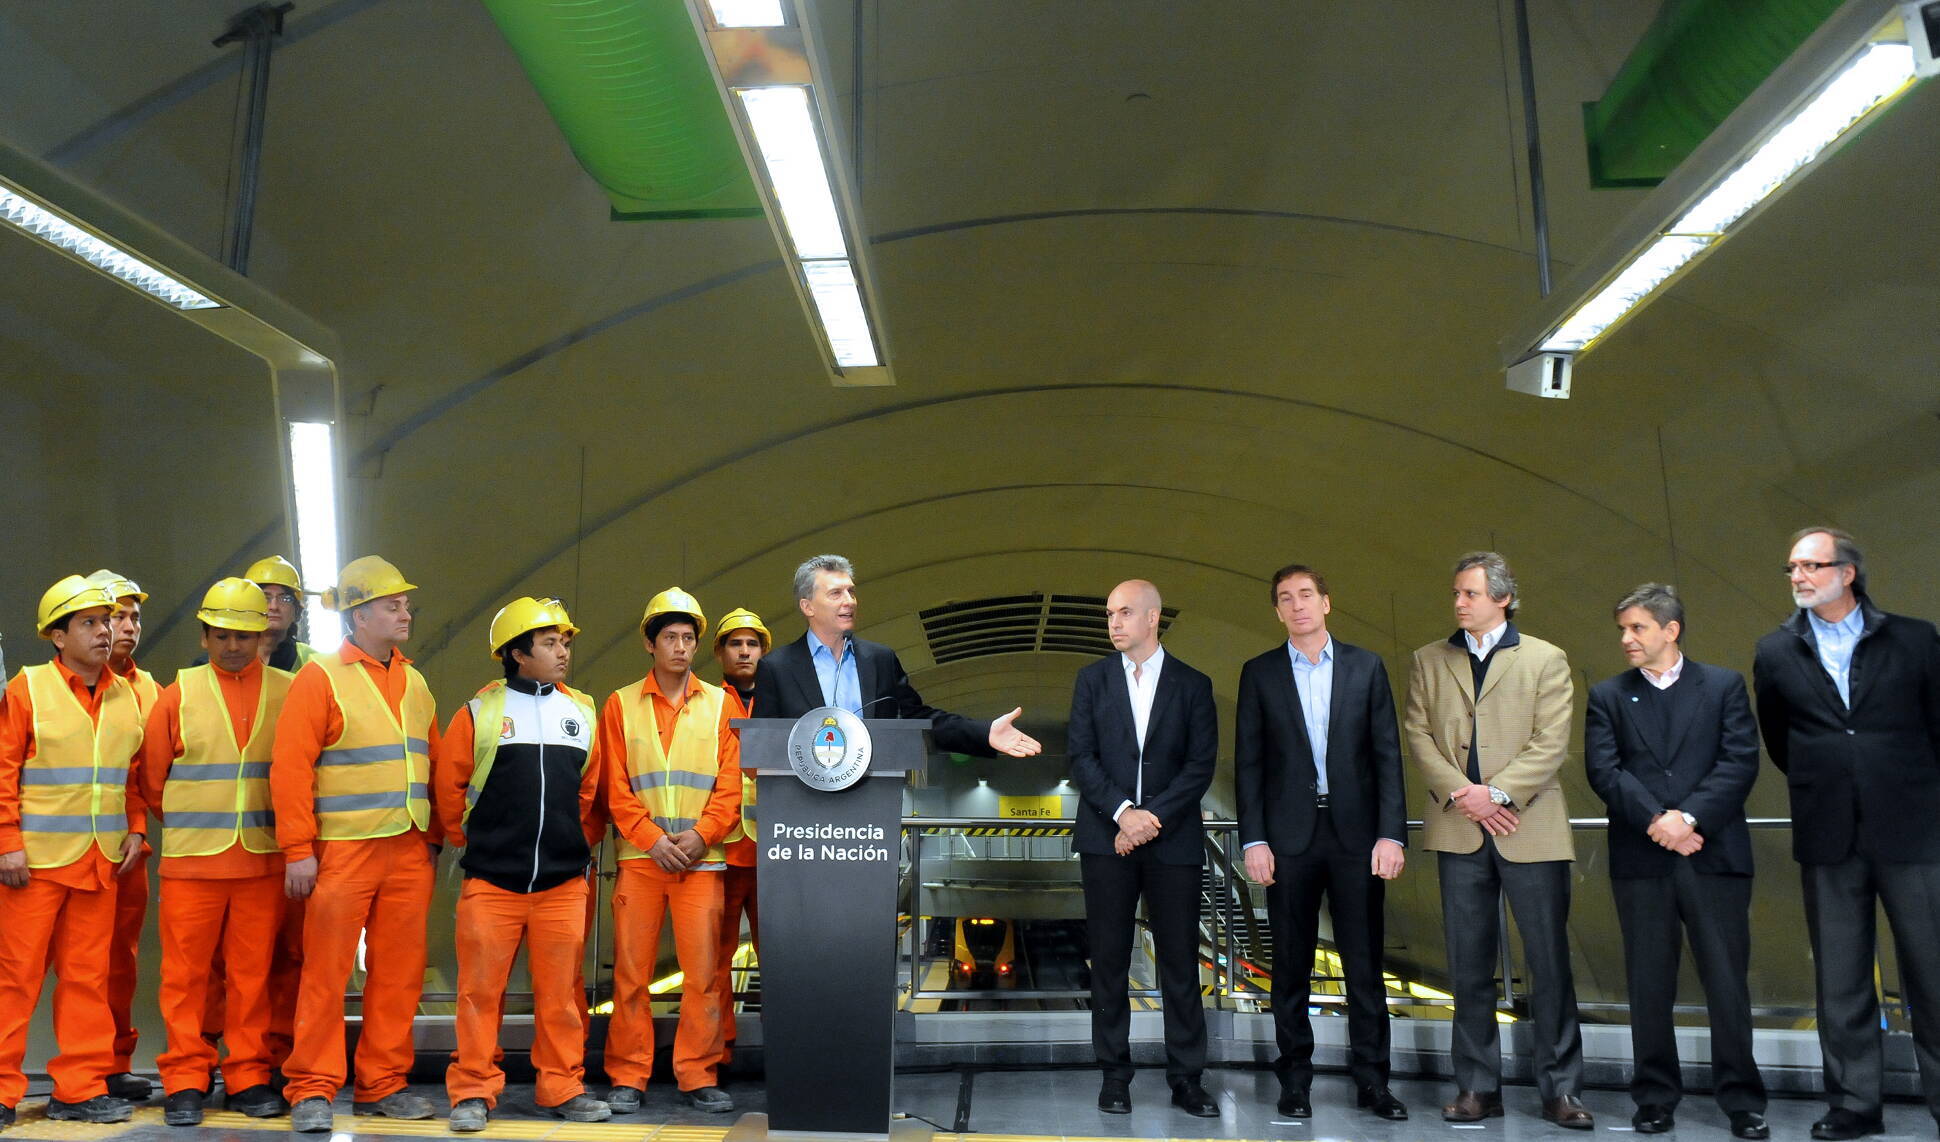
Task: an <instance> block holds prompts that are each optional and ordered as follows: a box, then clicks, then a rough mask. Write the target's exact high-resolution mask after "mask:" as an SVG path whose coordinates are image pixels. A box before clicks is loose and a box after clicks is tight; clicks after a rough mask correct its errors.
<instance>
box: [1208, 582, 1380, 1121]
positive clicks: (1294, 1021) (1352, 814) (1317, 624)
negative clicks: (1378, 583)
mask: <svg viewBox="0 0 1940 1142" xmlns="http://www.w3.org/2000/svg"><path fill="white" fill-rule="evenodd" d="M1269 590H1270V592H1271V595H1272V600H1273V613H1274V614H1275V615H1277V616H1278V617H1279V619H1280V621H1281V622H1282V623H1284V624H1285V625H1286V628H1287V640H1286V641H1285V642H1283V643H1280V644H1279V645H1278V646H1275V647H1274V648H1273V649H1272V650H1269V651H1267V652H1266V653H1265V654H1262V655H1260V656H1259V657H1257V658H1255V659H1253V660H1252V661H1250V662H1248V663H1247V664H1246V665H1245V666H1244V667H1242V668H1241V669H1240V674H1239V712H1238V715H1237V718H1238V721H1237V730H1236V734H1235V738H1234V747H1233V768H1234V777H1235V782H1234V793H1235V800H1236V801H1237V802H1238V804H1239V838H1240V842H1241V843H1242V844H1243V845H1244V846H1245V850H1246V875H1247V876H1249V877H1251V878H1252V879H1253V880H1254V881H1256V882H1258V883H1260V884H1263V885H1265V886H1266V901H1267V917H1268V919H1269V921H1270V922H1271V923H1272V926H1273V965H1274V972H1273V1026H1274V1031H1275V1037H1276V1038H1277V1039H1278V1040H1279V1048H1280V1057H1279V1059H1278V1060H1277V1061H1276V1063H1275V1064H1274V1069H1275V1070H1276V1071H1277V1072H1278V1073H1279V1076H1280V1102H1279V1107H1278V1109H1279V1111H1280V1113H1281V1114H1282V1115H1285V1116H1286V1117H1288V1118H1312V1117H1313V1105H1312V1102H1311V1100H1310V1097H1309V1090H1310V1088H1311V1087H1312V1085H1313V1075H1314V1067H1313V1055H1314V1032H1313V1027H1312V1025H1311V1024H1310V1023H1309V1022H1308V1020H1307V1000H1308V982H1307V981H1308V976H1309V974H1310V972H1309V970H1308V969H1309V968H1310V967H1311V966H1312V964H1313V962H1314V942H1315V940H1316V938H1317V937H1318V934H1319V927H1320V898H1321V896H1322V895H1323V894H1324V895H1325V896H1326V897H1327V908H1328V912H1329V914H1330V915H1331V916H1332V917H1333V922H1334V946H1335V947H1336V948H1337V949H1339V951H1340V958H1341V973H1342V974H1343V975H1344V976H1346V979H1347V1028H1348V1030H1347V1034H1348V1041H1349V1044H1350V1056H1349V1063H1348V1069H1349V1070H1350V1071H1351V1072H1352V1073H1353V1076H1354V1085H1355V1087H1356V1089H1357V1092H1358V1094H1357V1097H1356V1102H1357V1103H1358V1104H1359V1105H1360V1106H1362V1107H1363V1108H1365V1109H1368V1110H1371V1111H1373V1112H1374V1113H1375V1114H1376V1115H1378V1116H1379V1117H1381V1118H1385V1119H1388V1120H1390V1121H1396V1122H1399V1121H1401V1120H1403V1119H1406V1118H1407V1117H1408V1108H1407V1107H1406V1106H1404V1105H1403V1104H1402V1102H1401V1100H1400V1099H1398V1098H1396V1097H1395V1096H1394V1094H1393V1093H1392V1092H1391V1091H1390V1090H1389V1089H1388V1001H1387V988H1386V987H1385V986H1384V985H1383V983H1382V979H1381V945H1382V943H1383V933H1384V931H1385V925H1384V923H1383V920H1384V917H1383V916H1382V912H1381V909H1382V903H1383V900H1384V898H1385V895H1386V894H1385V890H1384V885H1385V884H1386V882H1387V881H1390V880H1393V879H1394V878H1395V877H1397V876H1400V875H1401V869H1402V866H1403V865H1404V864H1405V863H1406V859H1407V828H1408V822H1407V809H1406V804H1407V794H1406V790H1405V788H1404V786H1403V784H1402V780H1403V779H1402V776H1401V731H1400V729H1399V727H1398V726H1397V725H1396V723H1395V716H1394V693H1393V691H1392V690H1390V689H1389V688H1388V670H1387V667H1386V666H1385V665H1383V664H1382V662H1381V656H1380V655H1378V654H1375V653H1374V652H1373V651H1370V650H1363V649H1361V648H1360V647H1358V646H1349V645H1348V644H1346V643H1344V642H1340V641H1338V640H1336V639H1335V638H1334V637H1333V635H1331V634H1329V633H1327V616H1328V614H1329V613H1331V612H1332V610H1333V601H1332V600H1331V599H1330V598H1329V596H1328V594H1327V581H1326V579H1324V578H1322V577H1321V574H1320V572H1318V571H1316V570H1314V569H1313V568H1311V567H1307V566H1304V565H1302V564H1299V563H1293V564H1289V565H1288V566H1285V567H1282V568H1280V570H1278V571H1276V572H1274V574H1273V581H1272V585H1271V587H1270V588H1269Z"/></svg>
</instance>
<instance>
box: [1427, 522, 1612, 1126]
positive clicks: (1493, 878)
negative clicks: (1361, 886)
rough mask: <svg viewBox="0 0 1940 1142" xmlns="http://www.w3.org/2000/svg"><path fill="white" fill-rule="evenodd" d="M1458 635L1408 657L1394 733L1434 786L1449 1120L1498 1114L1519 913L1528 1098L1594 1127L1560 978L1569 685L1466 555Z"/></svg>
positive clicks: (1557, 663)
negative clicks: (1505, 1006)
mask: <svg viewBox="0 0 1940 1142" xmlns="http://www.w3.org/2000/svg"><path fill="white" fill-rule="evenodd" d="M1453 595H1454V601H1455V625H1456V626H1457V627H1458V628H1459V629H1457V630H1456V632H1455V633H1454V634H1453V635H1452V636H1450V637H1449V638H1447V639H1445V640H1438V641H1435V642H1431V643H1429V644H1428V645H1427V646H1424V647H1422V648H1421V649H1420V650H1417V651H1415V657H1414V666H1413V670H1412V672H1411V674H1410V677H1409V682H1408V712H1407V717H1406V719H1405V720H1404V722H1403V736H1404V737H1405V738H1406V740H1407V742H1408V752H1409V754H1410V755H1411V757H1412V758H1413V761H1414V766H1415V770H1416V772H1417V773H1418V774H1419V775H1420V777H1421V779H1422V782H1423V784H1424V785H1425V786H1426V787H1427V789H1428V795H1429V798H1430V803H1429V804H1428V805H1427V806H1426V810H1427V811H1426V812H1425V813H1424V814H1423V816H1424V818H1425V820H1424V822H1423V829H1422V840H1423V843H1424V846H1425V847H1426V848H1427V849H1428V850H1429V851H1431V852H1434V853H1435V854H1437V861H1438V862H1439V869H1440V872H1441V893H1442V913H1443V915H1442V924H1443V928H1444V930H1445V931H1446V933H1447V938H1448V974H1449V978H1450V983H1449V990H1450V991H1452V992H1454V994H1455V1021H1454V1023H1455V1025H1454V1035H1453V1041H1452V1050H1451V1053H1452V1055H1453V1062H1454V1071H1455V1086H1456V1088H1457V1089H1456V1096H1455V1101H1454V1102H1452V1103H1450V1104H1448V1105H1447V1106H1444V1107H1443V1108H1442V1118H1443V1119H1444V1120H1445V1121H1448V1122H1463V1123H1472V1122H1480V1121H1481V1120H1482V1119H1484V1118H1495V1117H1500V1116H1501V1114H1502V1053H1501V1051H1500V1050H1499V1049H1498V1047H1497V1045H1496V1019H1495V997H1496V992H1495V967H1496V963H1497V958H1496V953H1497V938H1498V933H1497V930H1496V915H1497V909H1498V908H1499V907H1500V906H1501V901H1502V898H1503V896H1505V895H1506V896H1507V897H1508V898H1509V904H1510V906H1511V907H1512V908H1513V909H1514V911H1515V916H1516V928H1517V930H1518V931H1519V932H1521V934H1522V945H1523V951H1524V952H1525V954H1526V955H1527V958H1528V962H1529V973H1530V976H1531V977H1532V987H1531V994H1530V1009H1531V1011H1532V1013H1533V1014H1534V1015H1535V1024H1536V1034H1535V1051H1534V1055H1535V1058H1534V1062H1535V1070H1536V1089H1537V1090H1538V1092H1539V1093H1540V1094H1541V1096H1542V1101H1543V1105H1542V1116H1543V1118H1544V1119H1545V1120H1547V1121H1549V1122H1553V1123H1555V1124H1556V1125H1558V1126H1562V1127H1565V1128H1567V1129H1571V1130H1590V1129H1593V1128H1594V1127H1595V1125H1596V1123H1595V1120H1594V1119H1593V1118H1592V1117H1591V1115H1590V1112H1589V1111H1588V1110H1586V1109H1584V1106H1583V1102H1582V1100H1581V1099H1580V1098H1579V1097H1578V1094H1579V1093H1580V1092H1581V1091H1582V1089H1583V1036H1582V1031H1581V1030H1580V1028H1579V1027H1578V1026H1577V1014H1576V985H1575V981H1574V979H1573V978H1572V976H1571V974H1570V956H1569V930H1568V924H1569V905H1570V862H1571V861H1572V860H1574V859H1575V855H1576V854H1575V848H1574V846H1573V845H1572V843H1571V840H1570V827H1569V806H1568V805H1566V804H1565V803H1564V801H1563V787H1562V784H1561V782H1560V780H1559V779H1558V777H1557V771H1558V770H1560V769H1561V768H1562V765H1563V760H1564V758H1565V757H1566V756H1567V752H1566V751H1567V748H1568V745H1569V734H1570V704H1571V699H1572V696H1573V694H1574V689H1575V688H1574V686H1573V685H1572V684H1571V681H1570V668H1569V659H1568V658H1567V657H1565V656H1564V654H1563V652H1562V650H1561V649H1559V648H1558V647H1556V646H1554V645H1552V644H1550V643H1547V642H1544V641H1543V640H1541V639H1538V638H1531V637H1529V636H1527V635H1524V634H1522V633H1521V632H1519V631H1518V630H1517V629H1516V625H1515V623H1513V622H1511V621H1510V620H1511V619H1513V618H1514V617H1515V614H1516V606H1517V604H1518V603H1519V602H1520V601H1521V600H1520V599H1519V598H1518V596H1517V593H1516V579H1515V576H1514V575H1513V574H1512V573H1511V572H1510V570H1509V564H1508V562H1507V561H1505V560H1504V559H1503V558H1502V556H1500V555H1498V554H1496V553H1495V552H1493V551H1475V552H1471V553H1469V554H1467V555H1464V556H1462V558H1461V559H1459V560H1457V561H1456V564H1455V584H1454V591H1453Z"/></svg>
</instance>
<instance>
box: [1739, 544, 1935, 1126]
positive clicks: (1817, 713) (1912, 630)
mask: <svg viewBox="0 0 1940 1142" xmlns="http://www.w3.org/2000/svg"><path fill="white" fill-rule="evenodd" d="M1785 574H1786V577H1787V579H1788V580H1789V581H1790V582H1791V586H1792V602H1793V603H1794V604H1795V605H1796V606H1797V607H1798V610H1797V611H1795V612H1794V613H1793V614H1792V617H1791V618H1789V619H1786V620H1785V623H1784V625H1783V626H1780V627H1779V628H1778V629H1777V630H1776V631H1773V632H1772V633H1771V634H1768V635H1766V636H1765V637H1764V638H1761V639H1759V640H1758V653H1757V657H1756V658H1754V659H1753V661H1752V682H1753V684H1754V685H1755V686H1756V688H1757V691H1758V723H1759V726H1760V728H1761V729H1763V730H1764V732H1765V752H1766V753H1768V754H1770V755H1771V759H1772V764H1773V765H1776V766H1777V767H1778V769H1779V772H1781V773H1783V774H1785V781H1786V785H1787V786H1788V787H1789V788H1790V790H1791V794H1792V855H1793V856H1794V857H1795V858H1796V859H1797V860H1798V862H1799V871H1800V873H1801V874H1802V876H1803V879H1804V881H1805V921H1806V927H1807V930H1808V931H1809V932H1810V933H1811V936H1812V960H1813V965H1814V968H1815V971H1816V974H1817V977H1818V990H1819V1048H1820V1051H1821V1054H1822V1056H1823V1059H1824V1066H1825V1090H1826V1102H1827V1104H1828V1109H1827V1111H1826V1115H1825V1117H1824V1118H1821V1119H1819V1120H1818V1121H1817V1122H1815V1123H1813V1124H1812V1137H1814V1138H1817V1139H1822V1140H1830V1142H1838V1140H1841V1139H1848V1138H1857V1137H1859V1136H1860V1135H1862V1134H1878V1133H1880V1132H1881V1131H1882V1130H1883V1129H1884V1128H1885V1123H1884V1122H1883V1120H1882V1115H1881V1097H1882V1093H1883V1092H1882V1089H1881V1088H1882V1084H1883V1083H1884V1079H1885V1064H1884V1055H1885V1044H1884V1038H1885V1036H1884V1033H1883V1032H1882V1031H1881V1029H1880V1023H1879V998H1878V995H1877V994H1876V993H1875V992H1874V990H1873V966H1874V943H1875V941H1876V939H1877V938H1878V933H1877V921H1876V920H1875V914H1876V912H1877V910H1878V906H1879V905H1881V904H1884V905H1885V906H1886V919H1887V920H1888V921H1889V922H1890V923H1891V924H1892V925H1893V939H1894V943H1895V944H1896V946H1897V947H1898V949H1899V964H1900V979H1901V981H1902V983H1903V984H1904V986H1905V988H1906V1005H1907V1007H1908V1008H1909V1009H1910V1013H1911V1015H1912V1021H1913V1057H1914V1059H1915V1060H1916V1061H1917V1062H1918V1063H1919V1067H1920V1088H1921V1090H1922V1091H1923V1092H1924V1093H1925V1095H1926V1100H1927V1109H1928V1110H1930V1111H1932V1112H1934V1114H1935V1116H1936V1117H1940V907H1936V906H1935V903H1934V902H1935V901H1940V636H1936V634H1935V632H1934V627H1933V624H1932V623H1929V622H1924V621H1922V620H1920V619H1913V618H1907V617H1906V616H1904V615H1892V614H1887V613H1886V612H1885V611H1882V610H1880V609H1879V608H1878V607H1876V606H1874V605H1873V601H1872V599H1871V598H1869V597H1868V596H1867V594H1866V564H1865V557H1864V556H1863V555H1861V554H1860V551H1859V545H1858V544H1857V543H1856V542H1854V541H1853V538H1852V536H1850V535H1848V534H1846V533H1845V532H1843V531H1840V530H1839V529H1838V528H1835V527H1809V528H1806V529H1804V530H1803V531H1800V532H1798V533H1796V534H1795V535H1793V537H1792V550H1791V554H1789V555H1787V556H1786V559H1785Z"/></svg>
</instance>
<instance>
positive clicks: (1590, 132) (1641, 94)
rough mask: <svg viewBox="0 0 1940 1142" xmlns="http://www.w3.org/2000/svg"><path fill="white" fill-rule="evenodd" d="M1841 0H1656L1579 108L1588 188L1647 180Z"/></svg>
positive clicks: (1669, 166)
mask: <svg viewBox="0 0 1940 1142" xmlns="http://www.w3.org/2000/svg"><path fill="white" fill-rule="evenodd" d="M1840 3H1841V0H1664V6H1663V7H1662V8H1660V9H1658V11H1657V18H1656V19H1655V20H1653V21H1651V25H1650V28H1649V29H1648V30H1647V31H1645V32H1644V35H1643V38H1642V39H1640V40H1638V41H1637V46H1636V47H1635V48H1633V49H1631V52H1630V57H1629V58H1628V59H1626V60H1624V62H1623V67H1622V68H1620V69H1618V71H1617V75H1616V78H1614V79H1612V80H1611V81H1610V87H1609V89H1608V90H1606V91H1605V92H1604V93H1603V98H1602V99H1599V100H1597V101H1596V102H1595V103H1585V104H1584V105H1583V135H1584V140H1585V142H1586V143H1587V144H1588V147H1587V149H1588V152H1589V159H1590V185H1591V186H1593V187H1597V188H1599V189H1602V188H1608V187H1618V186H1656V185H1657V184H1658V183H1659V182H1662V181H1663V180H1664V176H1665V175H1667V174H1669V173H1670V172H1671V171H1672V170H1673V169H1674V168H1676V166H1677V164H1678V163H1680V162H1683V161H1684V158H1685V156H1687V155H1689V154H1690V153H1691V152H1692V151H1694V150H1696V149H1697V145H1698V144H1699V143H1701V142H1703V141H1704V139H1705V137H1706V136H1707V135H1709V134H1710V133H1711V132H1712V131H1713V130H1714V129H1716V127H1717V126H1718V124H1719V123H1722V122H1724V120H1725V117H1726V116H1728V115H1730V114H1731V113H1732V112H1733V111H1734V110H1736V109H1737V107H1738V105H1739V104H1740V103H1742V102H1744V100H1745V97H1746V96H1748V95H1750V94H1751V93H1752V92H1753V91H1755V90H1756V89H1757V88H1758V85H1759V84H1761V83H1763V82H1764V81H1765V79H1766V77H1767V76H1769V75H1771V73H1772V72H1773V71H1774V70H1775V69H1776V68H1777V67H1778V65H1779V64H1781V63H1783V62H1785V60H1786V59H1787V58H1789V57H1790V56H1791V54H1792V53H1793V52H1794V51H1796V50H1798V46H1799V45H1800V44H1802V43H1804V42H1805V39H1806V37H1807V36H1810V35H1811V34H1812V33H1813V32H1814V31H1816V30H1818V27H1819V25H1820V24H1822V23H1824V22H1825V19H1826V17H1827V16H1830V15H1831V14H1832V12H1833V10H1834V9H1836V8H1838V7H1839V5H1840Z"/></svg>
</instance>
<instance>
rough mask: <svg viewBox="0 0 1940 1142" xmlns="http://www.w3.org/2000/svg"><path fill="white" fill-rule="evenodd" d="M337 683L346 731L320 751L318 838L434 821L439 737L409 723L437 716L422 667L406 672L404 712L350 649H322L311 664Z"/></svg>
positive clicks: (358, 836)
mask: <svg viewBox="0 0 1940 1142" xmlns="http://www.w3.org/2000/svg"><path fill="white" fill-rule="evenodd" d="M311 667H315V668H317V669H318V670H321V671H323V676H324V678H325V679H327V680H328V681H329V683H330V690H331V693H332V696H333V697H335V698H336V701H337V710H338V712H340V713H341V714H342V715H343V720H344V732H343V733H342V734H340V735H338V737H337V740H336V741H333V742H331V743H330V744H329V745H327V746H325V747H324V749H323V753H322V754H320V755H319V756H318V757H317V777H316V789H317V803H316V812H317V837H318V839H319V840H325V841H354V840H366V839H368V838H371V837H394V836H396V835H397V834H399V833H403V832H408V831H410V830H411V829H412V828H414V827H415V828H418V829H429V828H430V827H431V787H430V781H431V756H430V754H431V743H430V742H428V741H426V740H425V739H424V738H416V737H412V736H411V735H410V733H409V732H408V730H407V728H406V727H417V726H427V725H430V724H431V720H432V719H433V718H435V717H437V714H438V707H437V704H436V703H435V702H433V701H432V698H431V688H430V687H429V686H426V685H425V682H424V675H422V674H419V673H418V671H417V668H416V667H414V666H409V665H405V664H402V663H400V664H399V666H397V667H392V668H391V669H394V670H395V669H399V668H402V669H403V670H404V671H406V675H405V679H406V680H405V684H404V701H403V703H402V706H403V709H402V717H401V718H400V717H399V716H398V715H394V714H392V713H391V705H390V703H389V702H386V701H385V700H384V694H383V692H382V691H380V690H378V688H377V683H376V682H375V681H373V680H372V679H371V676H370V671H369V670H368V669H367V668H366V667H365V666H364V664H363V663H361V662H345V661H344V660H343V656H342V655H337V654H320V655H318V656H317V657H315V658H313V659H311V660H310V664H309V666H305V667H304V668H303V669H305V670H308V669H310V668H311Z"/></svg>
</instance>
